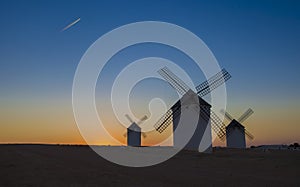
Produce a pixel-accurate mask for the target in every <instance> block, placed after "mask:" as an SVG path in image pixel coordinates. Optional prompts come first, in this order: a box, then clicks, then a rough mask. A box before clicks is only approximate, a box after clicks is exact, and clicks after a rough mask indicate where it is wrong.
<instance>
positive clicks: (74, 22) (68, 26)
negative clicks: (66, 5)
mask: <svg viewBox="0 0 300 187" xmlns="http://www.w3.org/2000/svg"><path fill="white" fill-rule="evenodd" d="M79 21H80V18H78V19H77V20H75V21H73V22H72V23H70V24H69V25H67V26H66V27H65V28H63V29H62V30H61V32H63V31H65V30H67V29H68V28H70V27H72V26H73V25H75V24H76V23H78V22H79Z"/></svg>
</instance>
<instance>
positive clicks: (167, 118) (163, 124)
mask: <svg viewBox="0 0 300 187" xmlns="http://www.w3.org/2000/svg"><path fill="white" fill-rule="evenodd" d="M179 113H180V106H177V107H176V108H175V109H173V110H172V108H170V109H169V110H168V111H167V112H166V113H165V114H164V115H163V116H162V117H161V118H160V119H159V120H158V121H157V122H156V124H155V125H154V128H155V130H156V131H158V132H159V133H162V132H163V131H164V130H165V129H166V128H167V127H168V126H169V125H170V124H171V122H172V120H173V117H176V116H178V114H179Z"/></svg>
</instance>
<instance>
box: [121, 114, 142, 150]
mask: <svg viewBox="0 0 300 187" xmlns="http://www.w3.org/2000/svg"><path fill="white" fill-rule="evenodd" d="M125 117H126V118H127V119H128V120H129V122H130V123H131V125H130V126H129V127H128V128H127V132H126V133H125V134H124V136H125V137H126V136H127V145H128V146H132V147H140V146H141V135H142V136H143V137H144V138H146V137H147V136H146V133H144V132H142V129H141V127H140V126H139V125H140V124H142V123H143V122H144V121H145V120H146V119H148V117H147V116H144V117H142V118H141V119H140V121H139V122H137V123H136V122H134V121H133V120H132V119H131V118H130V116H129V115H128V114H126V115H125Z"/></svg>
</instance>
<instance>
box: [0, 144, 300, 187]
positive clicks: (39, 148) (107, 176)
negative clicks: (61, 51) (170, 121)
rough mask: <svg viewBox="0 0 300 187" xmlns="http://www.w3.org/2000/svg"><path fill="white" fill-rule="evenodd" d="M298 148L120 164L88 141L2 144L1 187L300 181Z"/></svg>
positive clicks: (292, 183) (298, 183) (222, 152)
mask: <svg viewBox="0 0 300 187" xmlns="http://www.w3.org/2000/svg"><path fill="white" fill-rule="evenodd" d="M299 177H300V151H289V150H281V151H279V150H278V151H267V152H264V151H261V150H250V149H248V150H230V149H225V148H223V149H214V152H213V153H212V154H203V153H197V152H191V151H184V152H181V153H179V154H178V155H176V156H175V157H173V158H172V159H170V160H168V161H166V162H164V163H161V164H159V165H156V166H151V167H146V168H129V167H123V166H119V165H116V164H113V163H111V162H108V161H106V160H105V159H103V158H101V157H100V156H98V155H97V154H96V153H94V152H93V151H92V150H91V149H90V148H89V147H88V146H62V145H0V186H5V187H6V186H74V187H76V186H186V187H188V186H300V179H299Z"/></svg>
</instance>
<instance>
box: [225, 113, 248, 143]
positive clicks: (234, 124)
mask: <svg viewBox="0 0 300 187" xmlns="http://www.w3.org/2000/svg"><path fill="white" fill-rule="evenodd" d="M221 113H223V114H224V115H225V117H226V118H227V119H228V120H229V121H231V122H230V123H229V125H228V126H227V127H226V145H227V147H229V148H246V138H245V135H246V136H247V137H248V138H249V139H250V140H253V139H254V136H253V135H252V134H251V133H250V132H249V131H247V130H246V129H245V127H244V126H243V125H242V123H243V122H244V121H245V120H246V119H247V118H248V117H249V116H250V115H251V114H253V113H254V112H253V110H252V109H251V108H249V109H248V110H247V111H246V112H245V113H244V114H243V115H241V117H240V118H239V119H238V120H235V119H234V118H233V117H232V116H231V115H230V114H229V113H228V112H226V111H224V110H221Z"/></svg>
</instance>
